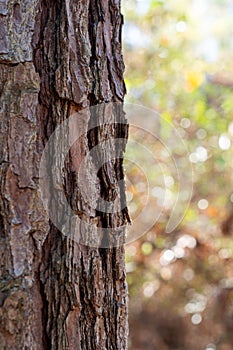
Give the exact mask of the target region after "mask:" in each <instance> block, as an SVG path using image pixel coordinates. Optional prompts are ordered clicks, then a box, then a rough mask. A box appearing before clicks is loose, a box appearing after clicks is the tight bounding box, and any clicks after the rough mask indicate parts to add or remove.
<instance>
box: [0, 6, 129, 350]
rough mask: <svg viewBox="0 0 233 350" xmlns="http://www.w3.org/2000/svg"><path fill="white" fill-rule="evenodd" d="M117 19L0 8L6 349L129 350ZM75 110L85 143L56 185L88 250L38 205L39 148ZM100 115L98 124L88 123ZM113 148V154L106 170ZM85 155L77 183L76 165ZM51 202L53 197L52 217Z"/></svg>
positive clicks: (2, 325) (0, 216) (90, 9)
mask: <svg viewBox="0 0 233 350" xmlns="http://www.w3.org/2000/svg"><path fill="white" fill-rule="evenodd" d="M122 22H123V20H122V15H121V13H120V3H119V1H113V0H110V1H108V2H107V1H104V0H96V1H88V0H81V1H72V0H70V1H69V0H66V1H57V2H55V1H52V0H49V1H46V2H45V1H43V0H34V1H28V0H23V1H21V2H16V1H13V0H8V1H7V0H2V1H0V129H1V133H0V181H1V182H0V186H1V187H0V188H1V197H0V240H1V244H0V266H1V270H0V349H1V350H3V349H4V350H8V349H14V350H21V349H30V350H31V349H35V350H37V349H38V350H42V349H45V350H46V349H51V350H55V349H56V350H57V349H58V350H64V349H71V350H73V349H74V350H85V349H87V350H90V349H99V350H103V349H106V350H110V349H117V350H118V349H119V350H124V349H127V334H128V328H127V285H126V281H125V266H124V247H123V245H122V243H123V242H124V238H125V229H124V225H126V224H127V223H128V222H129V216H128V212H127V208H125V194H124V183H123V182H122V181H121V180H122V179H123V166H122V158H123V153H124V149H125V144H126V140H127V132H128V130H127V123H126V120H125V115H124V112H123V108H122V101H123V98H124V94H125V85H124V81H123V71H124V64H123V59H122V54H121V26H122ZM112 102H114V104H113V103H112ZM93 105H95V106H97V107H95V113H93V110H92V109H89V108H88V107H90V106H93ZM96 111H98V113H97V114H96ZM74 113H78V116H79V119H78V122H77V124H76V125H72V127H74V128H81V129H82V131H83V137H82V139H81V140H79V142H78V143H77V144H74V146H73V147H72V148H71V150H70V152H69V154H68V156H67V157H66V161H65V169H64V182H63V183H61V184H56V185H59V186H61V188H64V191H65V193H66V198H67V200H68V202H69V203H70V205H71V207H72V209H73V211H74V212H75V213H77V215H78V216H79V217H80V219H81V222H80V225H79V226H78V228H77V229H78V232H79V236H80V237H82V241H81V242H83V243H84V242H85V239H87V237H89V238H88V239H90V237H91V238H92V239H93V242H95V244H94V245H93V246H87V245H84V244H81V243H80V242H75V241H74V239H72V237H68V236H65V235H63V234H62V233H61V232H60V231H59V230H58V229H57V228H56V227H55V226H54V225H53V223H52V222H51V221H50V220H49V216H48V213H47V212H46V210H45V208H44V206H43V203H42V201H41V198H40V189H39V178H38V177H39V165H40V159H41V155H42V152H43V149H44V146H45V145H46V142H47V141H48V140H49V137H50V136H51V135H52V133H53V131H54V130H55V129H56V127H57V126H58V125H60V124H61V123H62V122H63V121H65V120H66V119H67V118H69V117H70V116H71V115H73V114H74ZM95 118H99V119H100V120H101V124H104V125H102V126H100V127H95V126H96V125H97V124H96V119H95ZM92 126H93V128H92ZM87 130H89V132H87ZM69 132H71V133H72V130H69ZM68 136H69V135H68ZM115 139H120V140H121V141H119V143H116V142H114V140H115ZM105 140H108V144H107V145H108V146H107V147H105V148H103V149H102V151H95V147H96V146H97V145H98V144H101V142H103V141H105ZM116 148H117V154H118V157H117V158H115V159H113V160H112V161H107V162H104V159H108V154H109V153H110V152H113V154H114V150H116ZM91 150H94V151H93V154H94V156H93V157H89V158H88V160H87V162H86V163H85V168H84V172H83V173H82V174H83V176H81V175H80V173H79V172H77V169H79V168H80V160H81V159H82V158H83V157H84V156H85V155H86V154H87V153H88V152H90V151H91ZM99 162H100V163H101V164H103V166H102V167H101V168H100V169H99V168H98V164H99ZM58 166H59V164H52V165H51V171H53V170H54V171H55V170H56V167H58ZM95 173H96V174H97V176H94V175H93V174H95ZM53 186H54V184H53V183H52V182H50V183H48V191H51V193H52V188H53ZM86 187H88V188H90V189H91V202H92V203H91V204H93V203H96V206H95V205H94V206H93V205H90V203H88V199H87V198H86V196H85V193H84V191H83V188H86ZM99 198H103V199H104V201H105V202H106V203H107V202H109V203H111V201H114V199H115V198H119V201H121V202H122V208H123V209H122V210H120V211H116V210H115V211H114V210H113V211H114V213H113V214H111V213H108V212H105V211H104V210H102V208H101V207H100V206H99V207H98V205H99V204H98V203H99ZM56 200H58V198H56V197H53V194H52V195H51V202H50V210H51V211H52V212H55V213H56ZM114 203H115V202H114ZM114 205H115V204H113V208H112V209H114ZM60 214H62V215H65V214H66V213H65V212H64V213H59V215H60ZM62 215H61V216H62ZM85 223H89V224H90V230H89V231H87V228H86V225H85ZM102 228H103V230H102ZM101 230H102V234H101V235H100V234H99V232H100V231H101ZM73 238H74V237H73ZM96 243H97V244H96ZM107 246H109V248H108V249H106V248H103V247H107ZM101 247H102V248H101Z"/></svg>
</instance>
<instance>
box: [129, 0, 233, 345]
mask: <svg viewBox="0 0 233 350" xmlns="http://www.w3.org/2000/svg"><path fill="white" fill-rule="evenodd" d="M122 12H123V14H124V17H125V24H124V36H123V38H124V59H125V63H126V73H125V78H126V85H127V90H128V95H127V102H131V103H137V104H141V105H144V106H147V107H149V108H151V109H153V110H155V111H157V112H159V113H160V115H161V120H160V126H159V133H161V135H163V140H165V141H166V140H167V142H168V143H169V138H171V130H169V127H168V124H167V123H164V121H168V122H169V123H170V125H171V129H172V125H173V126H174V127H175V128H176V129H177V130H179V132H180V134H181V135H182V138H183V140H184V141H185V143H186V145H187V148H188V150H189V157H188V158H189V159H188V161H189V162H190V163H191V164H192V166H193V192H192V198H191V201H190V205H189V207H188V210H187V211H186V213H185V217H184V219H183V221H182V223H181V224H180V225H179V226H178V227H177V228H176V229H175V230H174V231H173V232H171V233H166V231H165V227H166V221H167V218H168V217H169V214H170V212H171V210H172V207H173V206H174V200H175V198H176V195H177V192H178V191H180V193H181V198H184V200H185V198H186V195H187V193H186V192H187V188H186V187H187V186H184V188H183V187H182V184H181V187H180V189H179V186H178V185H177V181H176V179H175V177H173V175H172V172H170V171H169V168H168V169H167V172H162V174H161V169H160V170H159V169H158V167H156V164H151V163H150V162H147V161H146V160H145V161H144V169H143V170H144V173H145V174H146V177H148V176H149V177H152V178H153V179H155V186H154V188H153V190H152V191H150V192H149V196H151V197H153V198H152V199H153V203H154V205H153V211H154V213H155V215H156V212H157V211H160V210H161V209H162V215H161V216H160V217H159V219H158V220H157V221H156V223H155V224H154V225H153V226H152V227H151V229H150V230H149V232H147V233H146V234H145V235H143V236H142V237H141V238H140V239H138V240H136V241H134V242H132V243H130V244H128V245H127V246H126V264H127V270H128V284H129V295H130V338H129V342H130V349H131V350H156V349H158V350H168V349H169V350H188V349H189V350H202V349H203V350H216V349H217V350H231V349H233V239H232V238H233V161H232V160H233V147H232V144H233V1H232V0H191V1H185V0H123V9H122ZM155 124H156V123H155ZM146 127H147V128H149V129H150V130H152V132H153V130H155V128H156V125H146ZM156 132H157V134H158V130H157V131H156ZM134 137H135V136H134ZM148 142H149V141H148ZM169 151H170V152H171V154H173V152H174V156H175V153H176V152H177V149H176V147H175V146H174V150H173V148H172V144H170V143H169ZM128 152H129V153H130V152H131V153H132V152H134V149H129V150H128ZM135 152H136V150H135ZM153 152H154V154H155V155H156V156H157V157H158V158H159V161H160V162H162V163H163V161H164V162H165V159H164V158H166V156H165V154H164V152H163V149H162V148H161V143H159V142H158V143H156V142H155V144H154V145H153ZM138 157H140V155H138ZM125 166H126V171H127V177H128V186H127V196H128V204H129V208H130V212H131V216H132V219H134V218H135V217H136V216H137V215H138V213H139V212H140V210H142V207H143V205H144V200H145V199H144V197H145V192H146V179H145V176H144V177H143V176H141V173H140V171H138V170H137V169H135V168H134V167H132V166H129V165H127V160H126V164H125ZM182 166H183V168H182ZM165 168H166V167H165ZM179 169H181V171H183V172H184V173H185V170H186V168H185V162H184V164H183V165H182V160H181V163H180V164H179ZM182 169H183V170H182ZM161 176H162V177H163V182H164V183H165V187H164V186H163V185H162V184H161V183H162V182H161V181H160V180H161ZM156 181H157V182H156ZM164 195H165V200H161V196H162V197H163V196H164ZM186 199H187V198H186Z"/></svg>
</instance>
